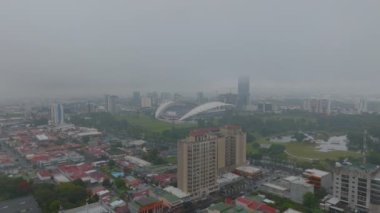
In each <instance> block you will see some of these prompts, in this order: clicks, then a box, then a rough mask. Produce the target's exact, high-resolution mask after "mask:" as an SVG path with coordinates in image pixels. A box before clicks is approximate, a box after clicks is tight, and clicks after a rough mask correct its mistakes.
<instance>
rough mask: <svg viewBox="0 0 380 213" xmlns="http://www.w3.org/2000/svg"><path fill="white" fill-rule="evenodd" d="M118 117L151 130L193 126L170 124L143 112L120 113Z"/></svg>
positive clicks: (157, 130)
mask: <svg viewBox="0 0 380 213" xmlns="http://www.w3.org/2000/svg"><path fill="white" fill-rule="evenodd" d="M120 118H121V119H126V120H127V121H128V122H130V123H131V124H132V125H135V126H140V127H143V128H146V129H149V130H151V131H153V132H163V131H165V130H170V129H171V128H172V127H173V126H175V127H176V128H178V127H179V128H187V127H192V126H193V125H192V124H171V123H168V122H165V121H160V120H157V119H155V118H153V117H149V116H147V115H143V114H132V115H122V116H120Z"/></svg>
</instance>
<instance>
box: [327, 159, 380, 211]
mask: <svg viewBox="0 0 380 213" xmlns="http://www.w3.org/2000/svg"><path fill="white" fill-rule="evenodd" d="M333 198H334V199H336V200H337V201H339V203H340V204H343V205H344V206H345V207H346V208H347V209H348V210H350V211H355V212H380V167H378V166H373V165H361V166H356V165H352V164H344V165H343V164H340V163H336V167H335V169H334V175H333Z"/></svg>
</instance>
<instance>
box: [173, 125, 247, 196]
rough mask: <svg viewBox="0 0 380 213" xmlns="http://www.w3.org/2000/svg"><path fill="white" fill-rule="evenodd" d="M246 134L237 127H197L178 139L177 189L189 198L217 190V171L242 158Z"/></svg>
mask: <svg viewBox="0 0 380 213" xmlns="http://www.w3.org/2000/svg"><path fill="white" fill-rule="evenodd" d="M245 150H246V135H245V133H243V132H242V130H241V129H240V127H236V126H226V127H223V128H220V129H217V128H209V129H197V130H194V131H192V132H191V133H190V136H189V137H187V138H186V139H184V140H181V141H180V142H178V152H177V155H178V156H177V160H178V164H177V165H178V168H177V181H178V188H179V189H181V190H182V191H184V192H186V193H189V194H191V196H192V198H193V199H198V198H202V197H205V196H207V195H208V194H210V193H212V192H214V191H217V190H218V183H217V179H218V176H219V175H220V174H223V173H227V172H230V171H233V170H234V169H235V168H236V167H238V166H241V165H243V164H244V163H245V161H246V155H245Z"/></svg>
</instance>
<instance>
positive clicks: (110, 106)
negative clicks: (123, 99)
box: [104, 95, 119, 114]
mask: <svg viewBox="0 0 380 213" xmlns="http://www.w3.org/2000/svg"><path fill="white" fill-rule="evenodd" d="M118 99H119V97H117V96H116V95H106V96H105V104H104V108H105V110H106V112H109V113H112V114H114V113H117V111H118V110H117V102H118Z"/></svg>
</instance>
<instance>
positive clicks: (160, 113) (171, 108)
mask: <svg viewBox="0 0 380 213" xmlns="http://www.w3.org/2000/svg"><path fill="white" fill-rule="evenodd" d="M234 107H235V106H234V105H232V104H226V103H223V102H218V101H214V102H207V103H204V104H201V105H195V104H193V103H188V102H175V101H168V102H165V103H163V104H161V105H160V106H159V107H158V108H157V110H156V113H155V118H156V119H158V120H163V121H168V122H186V121H194V120H197V119H200V118H207V117H214V116H218V115H220V114H222V113H224V112H225V111H226V110H230V109H232V108H234Z"/></svg>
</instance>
